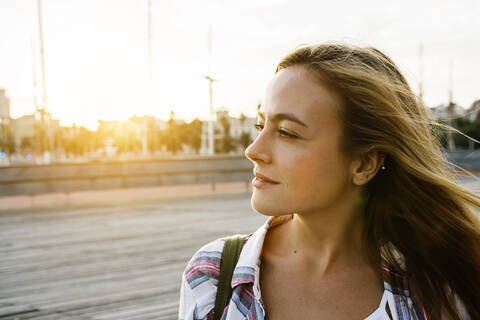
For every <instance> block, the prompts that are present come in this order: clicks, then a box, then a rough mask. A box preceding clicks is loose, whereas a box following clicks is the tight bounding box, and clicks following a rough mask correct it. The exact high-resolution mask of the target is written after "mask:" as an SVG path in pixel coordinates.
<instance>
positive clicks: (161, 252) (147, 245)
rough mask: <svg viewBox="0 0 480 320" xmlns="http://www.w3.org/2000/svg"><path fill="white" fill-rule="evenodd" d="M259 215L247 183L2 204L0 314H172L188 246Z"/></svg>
mask: <svg viewBox="0 0 480 320" xmlns="http://www.w3.org/2000/svg"><path fill="white" fill-rule="evenodd" d="M461 182H462V183H463V184H465V185H467V186H468V187H469V188H472V189H480V188H479V187H480V183H479V182H478V181H473V180H472V179H470V178H465V179H462V180H461ZM175 190H177V189H175ZM175 190H174V191H175ZM177 191H178V190H177ZM132 192H133V191H132ZM100 194H101V195H102V196H103V197H115V195H116V197H126V194H125V193H122V192H120V193H100ZM135 199H137V198H135ZM77 200H78V199H77ZM106 200H107V199H106ZM151 200H152V199H151ZM112 201H113V200H112ZM265 220H266V217H263V216H261V215H259V214H257V213H255V212H254V211H253V210H252V209H251V207H250V195H249V194H248V193H246V192H245V191H243V192H240V191H239V192H237V193H230V194H220V195H219V194H217V195H215V194H212V195H202V196H201V197H200V196H199V195H197V197H196V198H190V199H186V198H176V199H175V198H173V199H156V200H155V201H153V200H152V201H150V202H143V203H139V202H138V201H133V202H127V203H123V204H117V205H102V206H101V205H96V206H93V205H92V204H90V207H83V208H80V207H76V208H72V207H70V208H61V207H54V208H43V209H32V208H25V209H22V210H15V211H0V319H38V320H40V319H49V320H50V319H67V320H68V319H103V320H109V319H132V320H148V319H157V320H158V319H176V318H177V309H178V299H179V288H180V277H181V274H182V271H183V269H184V268H185V265H186V263H187V262H188V260H189V258H190V257H191V256H192V254H193V253H194V252H195V251H196V250H197V249H198V248H199V247H200V246H202V245H203V244H205V243H207V242H209V241H211V240H214V239H216V238H219V237H222V236H226V235H231V234H235V233H249V232H253V231H254V230H256V229H257V228H258V226H260V225H261V224H262V223H263V222H264V221H265Z"/></svg>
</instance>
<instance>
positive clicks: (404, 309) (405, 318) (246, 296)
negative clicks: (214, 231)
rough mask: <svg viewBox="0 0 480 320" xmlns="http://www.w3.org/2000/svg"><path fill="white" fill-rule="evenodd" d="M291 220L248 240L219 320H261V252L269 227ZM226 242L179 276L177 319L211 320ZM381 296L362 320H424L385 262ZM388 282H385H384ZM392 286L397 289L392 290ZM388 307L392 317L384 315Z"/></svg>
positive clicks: (274, 220) (205, 251)
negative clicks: (379, 300)
mask: <svg viewBox="0 0 480 320" xmlns="http://www.w3.org/2000/svg"><path fill="white" fill-rule="evenodd" d="M288 219H290V217H289V216H283V217H271V218H270V219H268V221H267V222H266V223H265V224H264V225H263V226H262V227H260V228H259V229H258V230H257V231H256V232H255V233H253V234H252V235H250V236H248V237H247V240H246V242H245V244H244V247H243V249H242V252H241V254H240V257H239V260H238V263H237V265H236V266H235V269H234V272H233V277H232V283H231V285H232V288H233V293H232V298H231V299H230V302H229V304H228V305H227V307H226V308H225V310H224V312H223V315H222V320H224V319H225V320H243V319H247V320H262V319H265V308H264V306H263V301H262V297H261V296H260V288H259V273H260V252H261V249H262V245H263V240H264V238H265V234H266V232H267V230H268V229H269V228H272V227H274V226H276V225H278V224H281V223H283V222H285V221H286V220H288ZM224 244H225V239H219V240H216V241H213V242H211V243H209V244H207V245H205V246H203V247H202V248H201V249H200V250H198V251H197V253H195V255H194V256H193V257H192V259H191V260H190V262H189V263H188V265H187V267H186V269H185V272H184V273H183V276H182V288H181V296H180V310H179V319H182V320H194V319H206V320H210V319H213V309H214V306H215V296H216V293H217V285H218V276H219V272H220V261H221V257H222V250H223V246H224ZM382 268H383V271H384V273H385V275H386V276H385V278H384V279H385V281H384V287H385V290H384V294H383V297H382V300H381V302H380V304H379V307H378V308H377V309H376V310H375V311H374V312H373V313H372V314H370V315H369V316H368V317H367V318H365V320H426V319H427V318H426V315H425V313H424V311H423V309H422V306H421V305H420V304H419V303H418V302H417V301H416V300H415V298H414V297H413V296H412V295H411V291H410V289H409V285H408V281H407V279H406V278H404V277H402V276H401V275H400V274H397V273H395V272H394V271H392V270H391V268H389V267H388V266H387V265H386V264H385V263H384V264H383V265H382ZM386 279H388V281H389V282H390V283H389V282H387V280H386ZM393 283H395V285H396V287H398V288H400V290H393V289H392V286H391V284H393ZM387 304H388V306H389V309H390V313H391V317H390V316H389V314H388V313H387V310H386V306H387Z"/></svg>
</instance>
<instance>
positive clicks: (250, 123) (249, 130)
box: [200, 108, 257, 154]
mask: <svg viewBox="0 0 480 320" xmlns="http://www.w3.org/2000/svg"><path fill="white" fill-rule="evenodd" d="M222 118H224V119H226V120H227V121H228V123H229V124H230V132H229V134H230V136H231V137H232V138H233V139H234V140H235V141H239V140H240V139H241V137H242V135H244V134H246V135H248V136H249V137H250V140H253V139H255V137H256V136H257V131H256V129H255V126H254V125H255V123H256V122H257V119H256V118H250V117H246V116H245V115H243V114H242V115H240V117H238V118H235V117H232V116H230V114H229V112H228V110H227V109H225V108H221V109H220V110H217V111H216V121H215V122H214V132H215V134H214V140H215V143H218V142H219V141H220V140H222V138H223V137H224V135H225V132H224V128H223V125H222V121H223V120H222ZM207 124H208V121H204V122H203V130H202V148H201V149H200V153H201V154H208V149H207V148H206V146H207V140H208V136H207ZM235 152H237V153H241V152H243V148H242V146H241V145H240V144H237V148H236V150H235Z"/></svg>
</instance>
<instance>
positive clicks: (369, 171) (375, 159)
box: [352, 150, 385, 186]
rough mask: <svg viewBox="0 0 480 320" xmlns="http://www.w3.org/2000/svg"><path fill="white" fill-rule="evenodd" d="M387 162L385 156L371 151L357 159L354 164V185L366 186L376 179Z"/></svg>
mask: <svg viewBox="0 0 480 320" xmlns="http://www.w3.org/2000/svg"><path fill="white" fill-rule="evenodd" d="M384 161H385V154H383V153H379V152H377V151H376V150H371V151H369V152H367V153H365V154H363V155H362V156H359V157H358V158H356V159H355V160H354V161H353V163H352V173H353V183H354V184H355V185H357V186H361V185H365V184H367V183H368V182H369V181H370V180H372V179H373V177H375V175H376V174H377V172H378V170H379V169H380V166H382V165H383V162H384Z"/></svg>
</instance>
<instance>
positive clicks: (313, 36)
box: [0, 0, 480, 319]
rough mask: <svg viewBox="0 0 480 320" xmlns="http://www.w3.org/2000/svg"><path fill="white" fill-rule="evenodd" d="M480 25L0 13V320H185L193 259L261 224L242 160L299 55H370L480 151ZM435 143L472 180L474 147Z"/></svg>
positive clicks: (115, 9) (453, 13)
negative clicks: (269, 95) (295, 52)
mask: <svg viewBox="0 0 480 320" xmlns="http://www.w3.org/2000/svg"><path fill="white" fill-rule="evenodd" d="M479 13H480V2H479V1H477V0H459V1H443V2H441V1H440V2H439V1H433V0H428V1H413V0H406V1H402V2H393V1H380V0H373V1H367V2H358V1H347V0H341V1H334V2H329V3H322V2H319V1H304V0H300V1H286V0H256V1H250V0H248V1H237V2H233V1H220V0H211V1H210V0H209V1H191V0H185V1H173V0H100V1H99V0H95V1H94V0H83V1H79V0H16V1H8V0H0V39H1V40H0V255H1V256H2V259H1V260H0V318H2V319H3V318H4V319H31V318H32V319H33V318H35V319H110V318H115V319H150V318H152V319H153V318H155V319H175V318H176V310H177V307H178V291H179V285H180V276H181V272H182V271H183V268H184V267H185V264H186V263H187V261H188V259H189V257H190V256H191V255H192V254H193V253H194V252H195V250H197V249H198V248H199V247H200V246H201V245H203V244H204V243H206V242H208V241H211V240H213V239H215V238H218V237H221V236H226V235H230V234H234V233H248V232H252V231H254V230H255V229H256V228H257V227H258V226H259V225H260V224H261V223H263V221H265V217H262V216H259V215H257V214H255V213H254V212H253V211H252V209H251V208H250V204H249V196H250V192H251V187H250V181H251V179H252V178H253V175H252V165H251V163H250V162H249V161H248V160H246V159H245V157H244V156H243V152H244V150H245V148H246V147H247V146H248V145H249V144H250V143H251V142H252V141H253V139H255V136H256V132H255V129H254V127H253V125H254V123H255V122H256V111H257V108H258V106H259V105H260V104H261V101H262V96H263V92H264V89H265V87H266V85H267V83H268V81H269V80H270V79H271V77H272V76H273V72H274V70H275V67H276V64H277V62H278V61H279V60H280V59H281V58H282V57H283V56H284V55H285V54H287V53H288V52H289V51H290V50H292V49H293V48H295V47H296V46H298V45H299V44H305V43H317V42H324V41H344V42H349V43H353V44H357V45H362V46H374V47H377V48H378V49H380V50H382V51H383V52H385V53H386V54H387V55H389V56H390V57H391V58H392V59H393V61H395V62H396V63H397V65H398V66H399V67H400V69H401V70H402V71H403V73H404V75H405V76H406V78H407V80H408V81H409V83H410V86H411V87H412V89H413V90H414V91H415V92H416V93H417V95H418V96H419V98H420V99H422V101H423V102H424V104H425V105H426V106H427V107H428V108H429V109H430V110H431V111H432V116H433V118H434V119H435V120H438V121H440V122H443V123H447V124H450V125H452V126H454V127H455V128H457V129H459V130H460V131H462V132H464V133H466V134H467V135H469V136H471V137H473V138H474V139H476V140H480V115H479V108H480V61H479V57H480V31H479V30H480V19H478V16H479ZM441 140H442V141H441V142H442V144H443V147H444V152H445V155H446V157H447V158H448V160H449V161H450V162H451V163H450V164H449V166H450V168H451V169H452V170H454V171H455V172H456V173H461V170H460V167H461V168H464V169H467V170H468V171H469V172H473V173H474V174H477V172H478V169H479V168H480V152H478V150H479V148H480V144H478V143H476V142H475V141H472V140H469V139H467V138H465V137H464V136H462V135H461V134H458V133H452V132H448V133H447V132H442V139H441ZM458 177H459V178H458V179H459V182H460V183H462V184H465V185H467V186H469V187H470V188H472V189H475V190H476V189H478V188H479V187H480V184H479V183H478V182H477V180H476V179H475V178H474V177H468V176H465V175H459V176H458ZM212 221H215V222H212Z"/></svg>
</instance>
